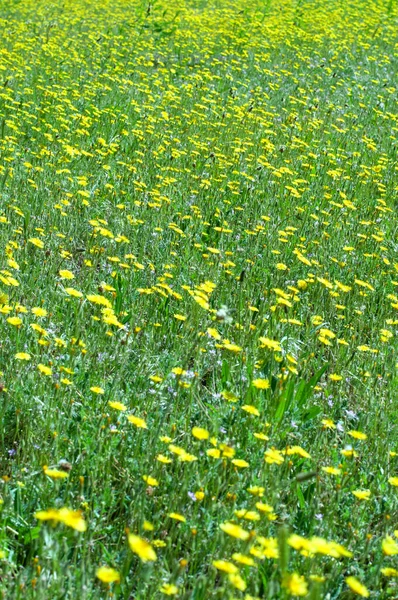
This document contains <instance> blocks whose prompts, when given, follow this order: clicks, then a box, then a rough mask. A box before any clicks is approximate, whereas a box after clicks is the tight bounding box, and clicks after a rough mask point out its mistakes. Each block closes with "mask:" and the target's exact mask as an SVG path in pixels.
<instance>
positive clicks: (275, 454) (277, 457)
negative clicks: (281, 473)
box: [264, 448, 284, 465]
mask: <svg viewBox="0 0 398 600" xmlns="http://www.w3.org/2000/svg"><path fill="white" fill-rule="evenodd" d="M264 460H265V462H266V463H268V464H270V465H272V464H274V463H276V464H277V465H281V464H282V463H283V460H284V458H283V454H282V453H281V452H280V451H279V450H276V448H269V449H268V450H266V451H265V455H264Z"/></svg>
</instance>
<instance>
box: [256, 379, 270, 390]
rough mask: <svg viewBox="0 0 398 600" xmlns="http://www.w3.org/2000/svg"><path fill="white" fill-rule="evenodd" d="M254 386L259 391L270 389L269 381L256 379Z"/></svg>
mask: <svg viewBox="0 0 398 600" xmlns="http://www.w3.org/2000/svg"><path fill="white" fill-rule="evenodd" d="M252 384H253V386H254V387H255V388H257V389H259V390H268V389H269V387H270V383H269V381H268V379H254V380H253V381H252Z"/></svg>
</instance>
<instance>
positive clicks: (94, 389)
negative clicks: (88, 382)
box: [90, 385, 105, 395]
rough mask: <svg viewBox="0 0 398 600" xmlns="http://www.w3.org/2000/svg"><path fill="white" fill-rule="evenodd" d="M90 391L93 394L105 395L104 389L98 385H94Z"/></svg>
mask: <svg viewBox="0 0 398 600" xmlns="http://www.w3.org/2000/svg"><path fill="white" fill-rule="evenodd" d="M90 391H91V392H93V394H99V395H101V394H104V393H105V390H104V389H103V388H102V387H98V386H96V385H94V386H93V387H91V388H90Z"/></svg>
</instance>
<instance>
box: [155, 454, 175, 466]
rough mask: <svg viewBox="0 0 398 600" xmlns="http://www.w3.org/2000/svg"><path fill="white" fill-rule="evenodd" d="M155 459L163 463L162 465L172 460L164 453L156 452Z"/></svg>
mask: <svg viewBox="0 0 398 600" xmlns="http://www.w3.org/2000/svg"><path fill="white" fill-rule="evenodd" d="M156 460H158V461H159V462H161V463H163V464H164V465H169V464H170V463H172V462H173V461H172V460H171V458H168V457H167V456H165V455H164V454H158V455H157V457H156Z"/></svg>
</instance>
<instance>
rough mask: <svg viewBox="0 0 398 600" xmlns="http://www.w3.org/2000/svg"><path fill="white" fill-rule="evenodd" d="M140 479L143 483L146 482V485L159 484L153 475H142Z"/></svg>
mask: <svg viewBox="0 0 398 600" xmlns="http://www.w3.org/2000/svg"><path fill="white" fill-rule="evenodd" d="M142 479H143V480H144V481H145V483H147V484H148V485H150V486H152V487H157V486H158V485H159V482H158V480H157V479H155V478H154V477H151V476H150V475H143V476H142Z"/></svg>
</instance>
